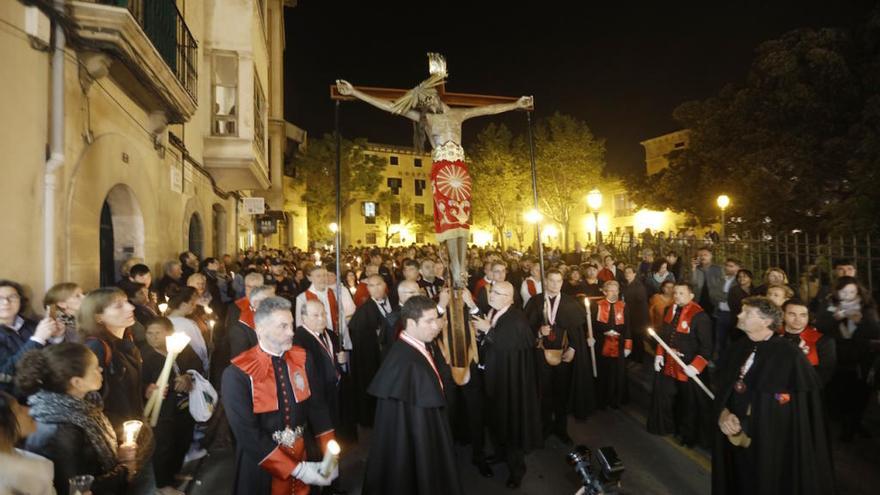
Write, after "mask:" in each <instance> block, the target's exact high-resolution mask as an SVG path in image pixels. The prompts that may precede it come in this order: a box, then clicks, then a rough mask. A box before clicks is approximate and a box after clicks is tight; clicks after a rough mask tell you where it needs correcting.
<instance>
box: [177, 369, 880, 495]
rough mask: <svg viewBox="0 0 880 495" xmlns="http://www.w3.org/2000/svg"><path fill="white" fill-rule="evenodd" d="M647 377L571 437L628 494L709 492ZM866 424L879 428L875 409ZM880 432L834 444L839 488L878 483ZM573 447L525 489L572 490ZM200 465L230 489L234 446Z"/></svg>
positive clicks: (855, 493)
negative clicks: (569, 457) (620, 466)
mask: <svg viewBox="0 0 880 495" xmlns="http://www.w3.org/2000/svg"><path fill="white" fill-rule="evenodd" d="M648 376H649V374H648V373H647V372H645V371H643V370H642V369H641V368H639V367H638V366H631V368H630V398H631V400H630V404H629V405H628V406H626V407H624V408H623V409H620V410H607V411H602V412H599V413H597V414H595V415H593V416H592V417H591V418H590V419H589V420H587V421H585V422H571V423H570V425H569V428H570V432H571V436H572V438H573V439H574V441H575V443H577V444H584V445H587V446H588V447H590V448H597V447H602V446H606V445H611V446H613V447H614V448H615V449H616V450H617V454H618V456H619V457H620V458H621V459H622V460H623V462H624V464H625V465H626V472H625V474H624V477H623V481H624V483H623V485H624V489H625V493H629V494H651V495H665V494H670V495H690V494H694V495H702V494H708V493H709V492H710V470H709V466H710V458H709V455H708V452H705V451H700V450H692V449H687V448H684V447H681V446H680V445H678V444H677V443H676V442H675V441H674V440H673V439H671V438H668V437H666V438H665V437H657V436H654V435H651V434H649V433H647V432H646V431H645V427H644V424H645V419H644V411H645V410H646V406H647V401H648V397H649V395H648V385H647V384H648V382H649V380H648ZM872 411H873V412H874V413H875V414H872V415H870V417H869V418H868V421H867V424H868V425H869V429H871V431H873V432H875V434H876V433H878V432H880V420H878V414H876V413H877V408H874V409H873V410H872ZM368 442H369V430H363V429H362V430H361V443H360V444H359V445H358V446H356V447H355V448H354V449H352V450H350V451H348V452H347V455H346V456H345V457H344V458H343V460H342V464H341V474H342V477H343V485H344V488H345V489H347V490H348V491H349V493H350V494H351V495H358V494H359V493H360V485H361V480H362V478H363V472H364V467H365V461H366V454H367V448H366V446H367V445H368ZM878 444H880V439H878V438H877V437H876V435H875V438H872V439H858V440H856V441H854V442H853V443H850V444H846V445H842V444H840V443H839V442H835V443H834V460H835V471H836V475H837V484H838V489H839V492H838V494H839V495H868V494H872V493H876V492H875V488H876V487H877V486H880V471H878V470H877V469H876V466H878V465H880V448H878ZM458 452H459V456H458V460H459V468H460V473H461V476H462V481H463V483H464V486H465V491H466V493H469V494H470V493H474V494H480V495H493V494H507V493H511V491H510V490H508V489H507V488H506V487H505V486H504V481H505V480H506V478H507V470H506V468H505V467H504V466H503V465H500V464H499V465H496V466H495V467H494V469H495V477H494V478H491V479H486V478H483V477H481V476H480V475H479V473H477V471H476V468H474V467H473V466H472V465H471V463H470V450H469V448H468V447H466V446H459V447H458ZM567 452H568V449H567V448H566V447H564V446H563V445H562V444H561V443H560V442H558V441H557V440H556V439H555V438H554V437H551V438H550V440H549V441H548V443H547V445H546V446H545V448H544V449H542V450H540V451H536V452H532V453H531V454H530V455H528V456H527V457H526V464H527V465H528V473H527V474H526V477H525V479H524V480H523V484H522V487H521V488H520V489H519V490H518V491H517V492H516V493H521V494H523V495H538V494H541V495H545V494H567V493H574V492H575V490H576V489H577V486H578V485H577V483H578V481H577V478H576V475H575V473H574V471H573V470H572V468H571V467H570V466H568V464H567V463H566V462H565V454H566V453H567ZM188 468H189V470H190V471H191V472H192V471H195V477H194V482H193V483H191V484H190V486H189V487H188V490H187V491H188V493H190V494H191V495H216V494H223V493H230V487H231V486H232V480H233V476H234V473H233V469H232V468H233V458H232V451H231V449H230V448H229V447H225V446H224V447H219V448H216V449H213V450H212V451H211V453H210V455H209V456H208V457H206V458H204V459H203V460H202V461H201V462H200V463H193V464H191V465H190V466H188Z"/></svg>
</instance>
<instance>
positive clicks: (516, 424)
mask: <svg viewBox="0 0 880 495" xmlns="http://www.w3.org/2000/svg"><path fill="white" fill-rule="evenodd" d="M480 362H481V364H483V366H484V367H485V370H484V378H485V386H486V398H487V399H486V406H487V410H486V418H487V423H488V424H489V427H490V428H491V429H492V430H493V431H494V434H495V436H494V438H496V439H497V440H498V441H499V442H500V443H501V444H502V445H505V446H507V447H508V448H514V449H523V450H526V451H528V450H531V449H536V448H540V447H542V446H543V438H542V435H541V416H540V407H539V402H538V392H537V376H538V375H537V371H536V367H535V338H534V334H533V333H532V330H531V328H529V321H528V319H526V316H525V314H523V312H522V311H520V310H518V309H516V308H515V307H513V306H511V307H510V308H508V310H507V311H506V312H505V313H504V314H503V315H501V316H500V317H499V318H498V321H497V322H496V324H495V327H494V328H492V329H490V330H489V331H488V332H487V333H486V336H485V337H484V341H483V344H482V346H481V349H480Z"/></svg>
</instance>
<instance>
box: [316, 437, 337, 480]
mask: <svg viewBox="0 0 880 495" xmlns="http://www.w3.org/2000/svg"><path fill="white" fill-rule="evenodd" d="M340 450H341V449H340V448H339V444H338V443H336V440H330V441H329V442H327V450H326V451H325V452H324V460H322V461H321V468H320V469H319V470H318V471H319V472H320V473H321V476H323V477H325V478H326V477H328V476H330V474H331V473H333V470H334V469H336V464H337V463H338V462H339V452H340Z"/></svg>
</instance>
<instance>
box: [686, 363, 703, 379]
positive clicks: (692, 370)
mask: <svg viewBox="0 0 880 495" xmlns="http://www.w3.org/2000/svg"><path fill="white" fill-rule="evenodd" d="M684 374H685V375H687V376H688V377H689V378H693V377H695V376H697V375H699V374H700V371H699V370H697V369H696V368H694V365H692V364H689V365H688V366H687V368H685V369H684Z"/></svg>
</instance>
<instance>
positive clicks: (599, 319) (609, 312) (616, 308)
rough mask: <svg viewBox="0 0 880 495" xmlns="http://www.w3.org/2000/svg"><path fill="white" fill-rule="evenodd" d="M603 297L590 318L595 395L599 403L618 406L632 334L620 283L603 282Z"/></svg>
mask: <svg viewBox="0 0 880 495" xmlns="http://www.w3.org/2000/svg"><path fill="white" fill-rule="evenodd" d="M602 291H603V292H604V293H605V298H604V299H601V300H599V302H597V303H596V306H595V311H594V312H593V313H591V317H592V318H593V322H592V325H593V330H594V332H595V339H596V346H597V349H598V352H599V357H598V358H597V361H598V363H597V365H598V368H599V376H598V384H597V385H598V388H599V390H598V393H597V395H598V397H597V399H598V400H599V405H600V406H601V407H603V408H604V407H608V406H611V407H612V408H618V407H620V403H621V402H622V401H623V395H624V388H625V387H626V361H625V360H626V358H628V357H629V355H630V353H631V352H632V337H631V336H630V329H629V322H628V321H627V320H626V304H625V303H624V302H623V301H621V300H620V283H618V282H617V281H616V280H608V281H606V282H605V283H604V284H603V285H602Z"/></svg>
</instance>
